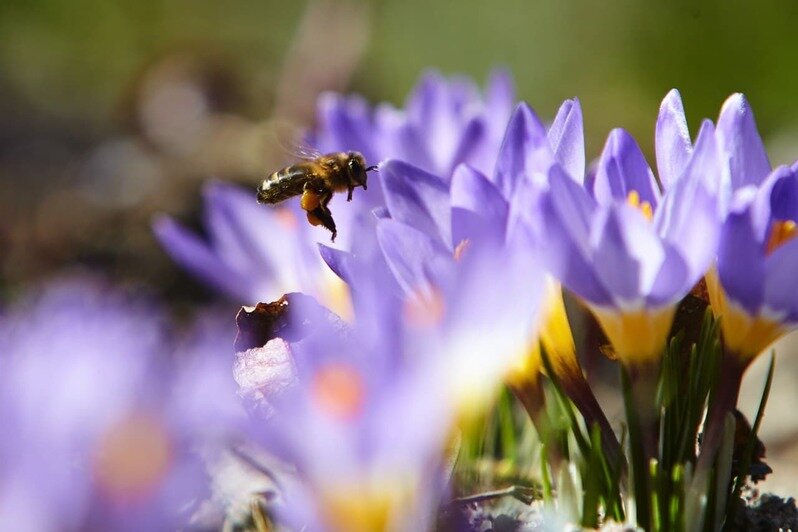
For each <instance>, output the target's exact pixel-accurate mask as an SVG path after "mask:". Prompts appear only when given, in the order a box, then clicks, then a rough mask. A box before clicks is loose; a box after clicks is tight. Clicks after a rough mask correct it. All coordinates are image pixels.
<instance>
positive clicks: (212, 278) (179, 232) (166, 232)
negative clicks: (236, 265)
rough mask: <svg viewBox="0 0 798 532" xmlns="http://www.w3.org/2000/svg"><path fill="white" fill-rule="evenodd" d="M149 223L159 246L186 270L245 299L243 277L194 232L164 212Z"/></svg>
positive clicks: (247, 291) (222, 289) (240, 298)
mask: <svg viewBox="0 0 798 532" xmlns="http://www.w3.org/2000/svg"><path fill="white" fill-rule="evenodd" d="M152 227H153V232H154V233H155V237H156V238H157V239H158V241H159V242H160V243H161V246H163V248H164V249H165V250H166V252H167V253H169V256H170V257H172V259H173V260H174V261H175V262H177V263H178V264H179V265H180V266H182V267H183V268H185V269H186V271H188V272H189V273H191V274H192V275H194V276H196V277H197V278H198V279H200V280H202V281H203V282H206V283H208V284H209V285H211V286H213V287H214V288H216V289H217V290H219V291H220V292H223V293H227V294H230V295H232V296H233V297H236V298H238V299H239V300H242V301H246V300H248V299H249V297H250V295H251V292H250V290H249V289H248V288H247V287H246V286H244V281H243V279H241V278H240V277H239V275H238V274H237V273H236V272H234V271H232V270H231V269H230V268H229V267H228V266H227V264H225V263H224V262H222V261H221V260H220V258H219V256H218V255H217V254H215V253H214V252H213V251H212V250H211V249H210V247H209V246H208V245H207V244H206V243H205V242H203V241H202V240H200V239H199V238H197V236H196V235H195V234H194V233H192V232H191V231H189V230H188V229H186V228H184V227H183V226H181V225H180V224H178V223H177V222H175V221H174V220H173V219H172V218H169V217H168V216H160V217H158V218H156V219H155V221H154V222H153V225H152Z"/></svg>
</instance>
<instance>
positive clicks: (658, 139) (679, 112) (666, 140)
mask: <svg viewBox="0 0 798 532" xmlns="http://www.w3.org/2000/svg"><path fill="white" fill-rule="evenodd" d="M654 143H655V147H656V156H657V171H658V172H659V179H660V181H661V182H662V187H663V188H664V189H665V190H667V189H668V188H670V187H671V186H672V185H673V184H674V183H675V182H676V180H677V179H678V178H679V176H680V175H681V174H682V171H683V170H684V168H685V167H686V166H687V161H689V160H690V154H691V153H692V151H693V144H692V142H690V131H689V130H688V129H687V118H685V116H684V107H683V105H682V96H681V95H680V94H679V91H678V90H676V89H671V90H670V92H668V94H667V95H666V96H665V98H664V99H663V100H662V104H661V105H660V107H659V116H658V117H657V127H656V132H655V135H654Z"/></svg>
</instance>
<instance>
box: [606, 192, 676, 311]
mask: <svg viewBox="0 0 798 532" xmlns="http://www.w3.org/2000/svg"><path fill="white" fill-rule="evenodd" d="M591 240H592V242H593V246H594V248H595V251H594V254H593V264H594V268H595V270H596V273H597V274H598V277H599V278H600V279H601V281H602V283H603V284H604V286H606V287H607V289H608V290H609V292H610V293H611V294H613V297H614V299H615V302H616V304H617V305H618V306H621V307H624V306H629V305H636V304H640V303H642V301H643V298H644V297H645V296H646V295H648V293H649V292H650V290H651V288H652V287H653V285H654V282H655V280H656V276H657V273H658V272H659V271H660V268H661V267H662V263H663V262H664V260H665V251H664V250H663V247H662V242H661V241H660V239H659V238H658V237H657V235H656V233H655V232H654V230H653V228H652V226H651V224H650V223H649V222H648V221H647V220H646V219H645V218H644V217H643V215H642V214H641V213H640V212H639V211H638V210H637V209H634V208H632V207H629V206H628V205H625V204H619V205H613V206H611V207H609V208H607V209H604V210H603V211H602V213H601V217H600V218H599V219H598V220H597V222H596V223H595V225H594V227H593V234H592V235H591Z"/></svg>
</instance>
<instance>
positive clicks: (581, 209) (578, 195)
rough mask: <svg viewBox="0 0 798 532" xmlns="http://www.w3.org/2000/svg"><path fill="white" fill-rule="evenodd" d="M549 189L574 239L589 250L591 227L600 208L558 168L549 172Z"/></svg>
mask: <svg viewBox="0 0 798 532" xmlns="http://www.w3.org/2000/svg"><path fill="white" fill-rule="evenodd" d="M549 189H550V191H551V194H550V200H551V203H552V205H553V206H554V207H555V208H556V209H557V212H558V215H559V217H560V218H561V219H562V220H563V223H565V224H566V227H569V228H570V229H569V233H570V234H571V235H572V238H573V239H574V241H575V242H577V243H578V244H579V245H580V246H581V247H582V248H583V249H585V250H587V249H588V247H589V244H588V240H589V234H590V227H591V226H592V224H593V220H594V217H595V213H596V211H597V208H598V205H597V203H596V201H595V200H594V199H593V198H591V197H590V196H589V195H588V194H587V192H586V191H585V190H584V189H583V188H582V187H581V186H579V184H577V183H576V182H574V180H573V179H571V178H570V177H568V176H566V175H565V173H564V172H563V171H562V170H561V169H560V168H559V167H558V166H554V167H552V168H551V170H550V171H549Z"/></svg>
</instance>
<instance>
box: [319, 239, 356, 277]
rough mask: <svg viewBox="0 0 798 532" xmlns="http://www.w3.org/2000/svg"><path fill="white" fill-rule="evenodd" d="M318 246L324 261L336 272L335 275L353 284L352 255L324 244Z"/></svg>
mask: <svg viewBox="0 0 798 532" xmlns="http://www.w3.org/2000/svg"><path fill="white" fill-rule="evenodd" d="M316 245H317V246H319V254H320V255H321V258H322V260H324V262H325V263H327V266H329V267H330V269H331V270H332V271H333V272H335V275H337V276H338V277H340V278H341V279H343V280H344V281H346V282H347V283H349V284H351V281H352V275H351V272H350V261H351V260H352V256H351V254H350V253H349V252H347V251H343V250H340V249H336V248H331V247H329V246H325V245H324V244H316Z"/></svg>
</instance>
